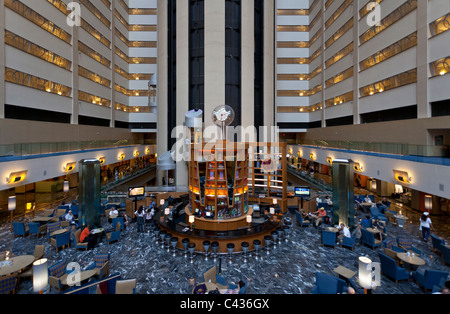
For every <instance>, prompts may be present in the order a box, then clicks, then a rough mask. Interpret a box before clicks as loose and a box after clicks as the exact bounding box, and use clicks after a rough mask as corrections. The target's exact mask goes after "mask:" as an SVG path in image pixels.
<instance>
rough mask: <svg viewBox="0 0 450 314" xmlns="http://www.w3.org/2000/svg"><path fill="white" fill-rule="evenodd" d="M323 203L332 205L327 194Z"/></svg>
mask: <svg viewBox="0 0 450 314" xmlns="http://www.w3.org/2000/svg"><path fill="white" fill-rule="evenodd" d="M325 203H327V204H328V205H333V201H332V200H331V199H330V197H329V196H328V195H327V197H325Z"/></svg>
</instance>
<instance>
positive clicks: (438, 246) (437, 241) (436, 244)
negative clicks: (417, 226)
mask: <svg viewBox="0 0 450 314" xmlns="http://www.w3.org/2000/svg"><path fill="white" fill-rule="evenodd" d="M431 243H432V244H433V251H434V252H436V253H438V254H442V247H443V246H445V240H443V239H441V238H439V237H437V236H435V235H434V234H432V235H431Z"/></svg>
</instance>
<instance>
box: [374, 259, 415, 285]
mask: <svg viewBox="0 0 450 314" xmlns="http://www.w3.org/2000/svg"><path fill="white" fill-rule="evenodd" d="M378 256H379V257H380V261H381V272H382V273H383V274H384V275H386V276H387V277H389V278H390V279H392V280H394V281H395V283H397V282H398V281H399V280H408V281H409V272H408V271H407V270H406V269H404V268H402V267H400V266H398V265H397V262H396V261H395V260H394V259H393V258H390V257H389V256H387V255H386V254H384V253H381V252H378Z"/></svg>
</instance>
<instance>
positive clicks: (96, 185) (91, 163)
mask: <svg viewBox="0 0 450 314" xmlns="http://www.w3.org/2000/svg"><path fill="white" fill-rule="evenodd" d="M100 166H101V164H100V161H99V160H97V159H83V160H81V161H80V170H79V172H78V176H79V185H78V201H79V213H78V219H79V222H80V223H81V224H83V223H84V224H85V225H90V226H91V227H94V226H97V227H99V226H100V191H101V190H100V187H101V176H100V172H101V169H100V168H101V167H100Z"/></svg>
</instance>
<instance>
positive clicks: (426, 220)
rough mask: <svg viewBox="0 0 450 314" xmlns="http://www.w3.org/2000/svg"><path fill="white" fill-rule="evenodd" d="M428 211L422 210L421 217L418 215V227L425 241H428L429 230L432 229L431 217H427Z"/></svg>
mask: <svg viewBox="0 0 450 314" xmlns="http://www.w3.org/2000/svg"><path fill="white" fill-rule="evenodd" d="M429 215H430V213H428V212H424V213H423V215H422V217H420V229H421V230H422V237H423V240H424V241H425V242H427V241H428V238H429V237H430V230H432V229H433V225H432V224H431V219H430V217H428V216H429Z"/></svg>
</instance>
